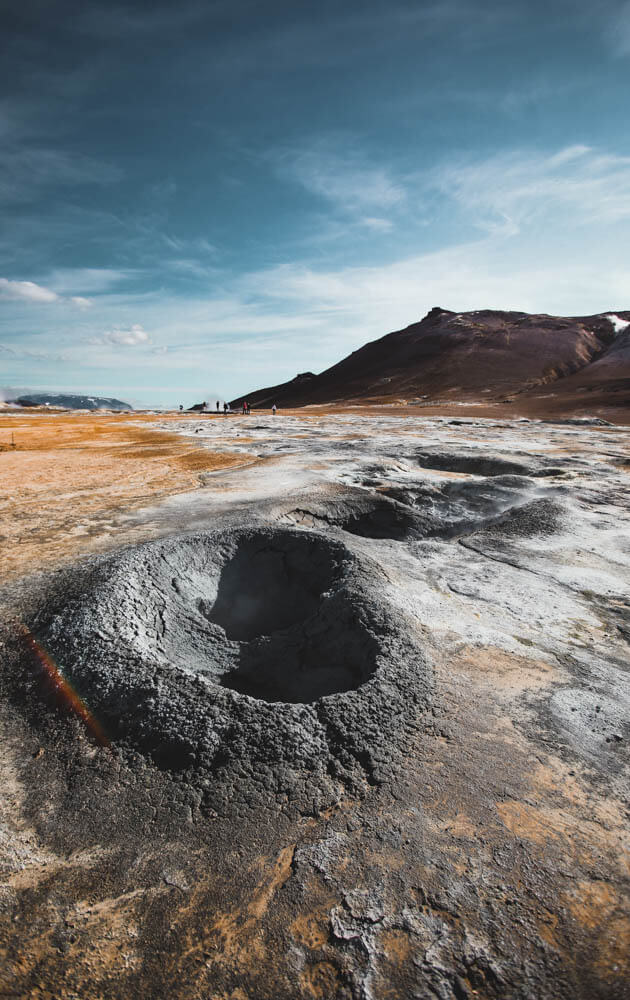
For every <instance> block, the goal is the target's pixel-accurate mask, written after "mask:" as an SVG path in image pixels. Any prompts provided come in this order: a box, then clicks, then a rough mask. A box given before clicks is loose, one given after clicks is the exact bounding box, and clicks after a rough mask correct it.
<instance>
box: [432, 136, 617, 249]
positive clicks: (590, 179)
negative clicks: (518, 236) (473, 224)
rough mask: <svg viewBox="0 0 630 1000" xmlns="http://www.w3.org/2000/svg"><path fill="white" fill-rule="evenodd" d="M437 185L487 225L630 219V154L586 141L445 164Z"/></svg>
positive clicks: (514, 226)
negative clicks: (611, 151) (602, 148)
mask: <svg viewBox="0 0 630 1000" xmlns="http://www.w3.org/2000/svg"><path fill="white" fill-rule="evenodd" d="M434 183H435V188H436V190H438V191H439V192H440V193H441V194H442V195H445V196H447V197H450V198H452V199H454V200H455V201H456V202H457V203H458V204H459V205H460V207H461V208H462V209H463V210H465V211H466V212H467V213H468V214H469V215H470V216H471V217H475V216H476V221H477V224H478V225H480V226H481V227H482V228H485V229H487V230H490V231H492V230H494V229H496V228H497V227H498V228H499V229H506V231H509V230H510V229H512V230H513V231H514V233H516V232H518V231H519V230H520V228H521V227H522V226H525V225H527V224H528V223H532V222H536V221H539V222H540V221H543V220H546V221H548V222H551V221H552V220H553V218H554V217H555V216H556V215H557V214H558V213H561V214H562V220H563V225H564V226H565V227H566V226H567V225H571V226H574V225H576V224H577V225H584V224H587V223H597V224H601V223H614V222H619V221H621V220H624V219H627V218H630V157H627V156H616V155H612V154H606V153H599V152H597V151H596V150H593V149H591V148H590V147H588V146H585V145H574V146H569V147H567V148H565V149H563V150H560V151H559V152H558V153H556V154H553V155H550V154H544V153H531V152H527V151H521V152H513V153H509V154H502V155H499V156H495V157H491V158H489V159H486V160H483V161H480V162H477V163H470V164H462V165H455V166H450V167H445V168H443V169H442V170H441V171H440V172H439V174H438V173H436V176H435V181H434Z"/></svg>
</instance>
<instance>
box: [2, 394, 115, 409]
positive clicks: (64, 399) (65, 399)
mask: <svg viewBox="0 0 630 1000" xmlns="http://www.w3.org/2000/svg"><path fill="white" fill-rule="evenodd" d="M12 402H14V403H18V404H19V405H20V406H61V407H63V408H64V409H66V410H132V409H133V407H132V406H130V404H129V403H124V402H123V401H122V400H121V399H110V398H108V397H103V396H77V395H74V394H73V393H62V392H60V393H54V392H35V393H27V394H25V395H24V396H19V397H18V398H17V399H14V400H12Z"/></svg>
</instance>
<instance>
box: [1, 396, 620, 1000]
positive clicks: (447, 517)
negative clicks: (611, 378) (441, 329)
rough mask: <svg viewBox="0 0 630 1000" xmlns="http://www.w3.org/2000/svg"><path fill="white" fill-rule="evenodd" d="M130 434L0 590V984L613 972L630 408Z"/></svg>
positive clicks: (115, 990)
mask: <svg viewBox="0 0 630 1000" xmlns="http://www.w3.org/2000/svg"><path fill="white" fill-rule="evenodd" d="M90 419H98V418H90ZM145 426H146V425H145ZM151 429H152V430H153V431H160V430H161V431H164V432H166V431H168V434H169V441H170V440H171V437H172V436H173V435H177V439H178V442H179V440H180V439H181V447H186V448H187V449H189V448H191V447H193V444H194V447H195V449H204V448H205V449H207V450H208V453H209V454H212V455H214V456H218V460H220V457H221V456H229V462H230V463H232V464H234V463H240V461H242V463H243V467H242V468H239V469H232V470H230V469H227V470H225V469H224V470H222V469H221V468H218V469H217V468H215V469H214V470H213V469H212V468H211V467H210V468H206V469H203V468H201V469H200V470H198V471H197V477H198V478H197V488H195V489H190V488H189V489H188V491H187V492H180V491H174V492H172V494H171V495H170V496H166V497H164V496H163V495H162V494H160V496H158V497H156V498H154V499H153V500H149V502H145V503H143V504H135V505H133V509H124V508H123V507H122V506H121V507H120V508H117V509H111V510H109V512H108V518H109V520H108V525H109V526H108V534H107V537H106V538H105V539H102V540H101V541H100V543H99V547H98V550H96V549H95V548H94V544H93V542H92V540H91V536H90V534H89V532H86V534H85V536H83V537H82V536H81V535H78V534H75V536H74V545H75V554H74V558H73V559H71V560H70V559H69V558H68V551H67V548H64V549H63V552H62V550H61V549H60V548H59V547H55V546H51V547H49V549H47V556H46V559H44V560H42V559H39V560H38V559H36V558H35V557H34V556H33V557H32V558H31V559H30V560H29V559H25V562H24V566H23V571H22V573H14V574H13V575H12V576H11V578H10V579H9V580H7V581H6V583H5V585H4V587H3V590H2V610H3V614H2V621H3V627H2V643H3V645H2V661H3V670H2V681H1V685H2V687H1V693H2V699H1V716H2V725H3V737H4V738H3V741H2V749H1V751H0V767H1V769H2V778H3V780H2V786H1V787H2V793H1V801H2V828H1V834H0V836H1V838H2V839H1V843H2V884H1V887H0V921H1V926H0V955H1V958H0V995H3V996H17V997H33V998H34V997H38V998H53V997H54V998H57V997H64V998H66V997H67V998H79V997H80V998H82V1000H83V998H91V997H94V998H97V997H98V998H103V1000H104V998H119V997H122V996H124V997H126V998H127V997H129V998H135V997H137V998H140V997H147V996H172V997H181V998H195V1000H196V998H199V1000H201V998H204V1000H205V998H208V997H212V998H215V1000H219V998H221V1000H228V998H230V1000H245V998H249V1000H259V998H269V1000H271V998H274V1000H275V998H280V1000H282V998H287V1000H289V998H291V1000H293V998H314V997H321V998H326V1000H330V998H333V997H334V998H336V997H339V998H347V1000H372V998H373V1000H380V998H383V1000H385V998H388V1000H389V998H392V1000H393V998H410V997H418V998H425V997H427V998H433V997H437V998H440V1000H463V998H473V997H479V998H483V997H497V998H499V997H501V998H505V997H514V998H532V1000H534V998H554V1000H555V998H572V1000H573V998H584V1000H587V998H588V1000H591V998H607V1000H613V998H615V1000H616V998H623V997H628V996H630V987H629V986H628V982H629V972H630V960H629V955H630V895H629V893H628V888H629V884H630V867H629V855H628V840H629V837H628V811H627V810H628V763H629V755H628V740H629V739H630V727H629V725H628V717H629V716H628V707H629V702H630V687H629V684H628V649H629V643H630V599H629V598H628V594H629V593H630V587H629V582H630V534H629V531H628V528H629V524H630V513H629V505H628V501H629V499H630V482H629V480H628V472H629V470H630V456H629V452H628V431H627V429H625V428H623V427H616V426H602V425H601V424H591V423H589V422H586V423H584V422H582V423H570V422H565V423H560V422H558V423H544V422H541V421H527V420H510V419H507V418H501V419H495V420H490V419H473V418H465V417H461V418H454V417H452V416H447V417H428V416H427V417H425V416H422V415H417V414H416V415H413V416H401V415H400V414H399V413H393V412H392V413H388V412H387V411H386V410H385V409H384V410H382V411H380V412H374V413H371V414H370V415H366V414H365V413H362V412H361V411H357V412H346V413H328V414H326V413H321V414H317V415H308V413H305V412H302V413H299V414H298V413H296V414H293V415H282V416H280V415H279V416H277V417H275V418H272V417H271V416H268V415H266V414H265V415H262V416H260V415H258V414H256V413H254V414H252V415H251V416H249V417H241V416H239V417H230V418H223V417H205V416H204V417H199V418H195V419H192V420H191V419H190V418H186V419H181V420H179V419H172V418H169V419H166V418H164V419H163V420H162V419H160V418H157V417H156V418H153V420H152V422H151ZM173 447H175V448H179V447H180V445H179V443H176V444H175V445H173ZM4 457H6V456H0V458H1V459H2V460H4ZM45 509H46V508H45V505H42V507H41V516H42V518H45ZM97 516H98V512H95V514H94V517H95V518H96V517H97ZM82 517H83V518H84V520H85V523H86V524H88V525H89V523H90V516H89V511H87V510H83V511H82ZM95 523H96V522H95ZM3 534H4V532H3ZM29 551H30V550H29ZM62 556H63V558H62Z"/></svg>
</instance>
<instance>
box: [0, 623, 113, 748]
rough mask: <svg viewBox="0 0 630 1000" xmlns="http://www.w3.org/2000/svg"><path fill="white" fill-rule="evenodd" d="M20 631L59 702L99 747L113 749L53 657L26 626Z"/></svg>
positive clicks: (98, 723)
mask: <svg viewBox="0 0 630 1000" xmlns="http://www.w3.org/2000/svg"><path fill="white" fill-rule="evenodd" d="M18 629H19V632H20V635H21V637H22V639H23V641H24V644H25V646H26V647H27V649H28V650H29V651H30V652H31V653H32V655H33V657H34V659H35V660H36V661H37V662H38V664H39V665H40V666H41V668H42V670H43V672H44V675H45V677H46V678H47V680H48V682H49V684H50V685H51V687H52V690H53V693H54V695H55V697H56V699H57V701H58V702H59V703H60V704H61V705H63V707H64V708H65V709H66V710H67V711H68V712H71V713H72V714H73V715H76V716H77V718H78V719H80V720H81V722H82V723H83V725H84V726H85V728H86V730H87V732H88V733H89V735H90V736H91V737H92V739H93V740H94V741H95V742H96V743H98V745H99V746H101V747H107V748H108V749H111V743H110V741H109V739H108V738H107V735H106V733H105V730H104V729H103V727H102V726H101V724H100V722H99V721H98V719H96V718H95V717H94V715H93V714H92V712H91V711H90V709H89V708H88V706H87V705H86V704H85V702H84V701H83V699H82V698H81V696H80V695H79V694H78V692H77V691H75V689H74V688H73V686H72V684H71V683H70V681H68V680H67V679H66V678H65V677H64V676H63V674H62V672H61V670H60V668H59V667H58V666H57V664H56V663H55V661H54V660H53V658H52V656H50V654H49V653H47V652H46V650H45V649H44V647H43V646H42V645H41V644H40V643H39V642H38V641H37V639H36V638H35V636H34V635H33V633H32V632H31V630H30V629H29V628H28V627H27V626H26V625H23V624H20V625H19V626H18Z"/></svg>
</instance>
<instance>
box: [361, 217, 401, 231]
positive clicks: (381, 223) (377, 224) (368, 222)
mask: <svg viewBox="0 0 630 1000" xmlns="http://www.w3.org/2000/svg"><path fill="white" fill-rule="evenodd" d="M361 225H362V226H365V228H366V229H371V230H372V231H373V232H375V233H389V232H391V230H392V229H393V228H394V224H393V222H391V221H390V220H389V219H380V218H378V217H376V216H369V215H366V216H364V218H362V219H361Z"/></svg>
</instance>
